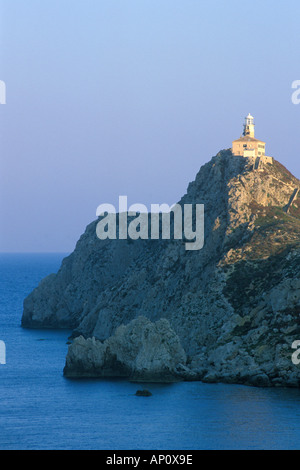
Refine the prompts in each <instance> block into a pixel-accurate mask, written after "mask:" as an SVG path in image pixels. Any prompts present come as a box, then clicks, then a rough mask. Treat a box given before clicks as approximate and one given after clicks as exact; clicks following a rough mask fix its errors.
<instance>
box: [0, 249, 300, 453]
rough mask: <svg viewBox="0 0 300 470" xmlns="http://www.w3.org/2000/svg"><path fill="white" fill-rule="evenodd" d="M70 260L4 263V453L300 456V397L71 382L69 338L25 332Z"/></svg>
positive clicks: (27, 258)
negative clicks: (35, 294)
mask: <svg viewBox="0 0 300 470" xmlns="http://www.w3.org/2000/svg"><path fill="white" fill-rule="evenodd" d="M62 258H63V255H62V254H33V255H32V254H21V255H20V254H13V255H12V254H9V255H8V254H5V255H3V254H2V255H0V261H1V271H0V279H1V292H0V340H2V341H4V342H5V344H6V364H5V365H0V449H104V450H123V449H127V450H132V449H150V450H162V449H170V450H171V449H178V450H193V449H299V448H300V390H292V389H286V390H285V389H259V388H252V387H244V386H239V385H222V384H217V385H215V384H212V385H211V384H202V383H198V382H192V383H178V384H172V385H158V384H148V385H147V388H148V389H150V390H151V391H152V393H153V395H152V397H147V398H146V397H137V396H135V392H136V390H137V389H138V388H141V386H140V385H137V384H132V383H128V382H127V381H124V380H68V379H65V378H64V377H63V375H62V371H63V367H64V362H65V356H66V353H67V347H68V346H67V344H66V341H67V338H68V335H69V332H68V331H48V330H32V331H31V330H24V329H22V328H21V327H20V321H21V315H22V302H23V299H24V297H25V296H26V295H27V294H28V293H29V292H30V291H31V290H32V289H33V288H34V287H35V286H36V285H37V284H38V282H39V281H40V280H41V279H42V278H43V277H44V276H46V275H47V274H49V273H51V272H56V271H57V269H58V268H59V266H60V262H61V260H62Z"/></svg>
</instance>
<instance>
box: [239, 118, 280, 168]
mask: <svg viewBox="0 0 300 470" xmlns="http://www.w3.org/2000/svg"><path fill="white" fill-rule="evenodd" d="M243 127H244V130H243V135H242V136H241V137H240V138H239V139H237V140H234V141H233V142H232V153H233V155H240V156H243V157H245V158H250V159H253V160H255V159H257V158H259V162H260V163H271V164H272V163H273V158H272V157H267V156H266V154H265V150H266V143H265V142H263V141H262V140H259V139H256V138H255V124H254V117H253V116H252V115H251V114H250V113H249V114H248V116H246V117H245V121H244V126H243ZM259 162H258V163H259ZM258 163H257V164H258Z"/></svg>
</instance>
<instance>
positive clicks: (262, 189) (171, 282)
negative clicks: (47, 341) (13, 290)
mask: <svg viewBox="0 0 300 470" xmlns="http://www.w3.org/2000/svg"><path fill="white" fill-rule="evenodd" d="M298 188H300V181H299V180H298V179H297V178H295V177H294V176H293V175H292V174H291V173H290V172H289V171H288V170H287V169H286V168H284V167H283V166H282V165H281V164H280V163H279V162H277V161H276V160H274V163H273V165H271V164H269V163H266V164H264V165H259V166H257V168H256V166H255V164H253V162H252V161H251V160H248V159H246V158H243V157H237V156H233V155H232V153H231V151H230V150H227V151H221V152H220V153H219V154H218V155H216V156H215V157H213V158H212V159H211V160H210V162H208V163H207V164H205V165H204V166H203V167H202V168H201V169H200V171H199V173H198V174H197V176H196V178H195V181H193V182H192V183H190V184H189V186H188V189H187V193H186V194H185V195H184V196H183V198H182V199H181V201H179V204H188V203H189V204H196V203H198V204H204V206H205V236H204V240H205V243H204V247H203V248H202V249H201V250H199V251H186V250H185V246H184V245H185V244H184V240H170V241H167V240H137V241H133V240H130V239H128V240H105V241H101V240H99V239H98V238H97V236H96V224H97V221H95V222H93V223H91V224H90V225H89V226H88V227H87V229H86V232H85V233H84V234H83V235H82V237H81V238H80V240H79V241H78V243H77V245H76V249H75V250H74V252H73V253H72V254H71V255H70V256H69V257H67V258H66V259H64V261H63V263H62V266H61V268H60V270H59V271H58V273H57V274H52V275H50V276H48V277H47V278H45V279H44V280H43V281H42V282H41V283H40V285H39V286H38V287H37V288H36V289H35V290H34V291H33V292H32V293H31V294H30V295H29V296H28V297H27V299H25V301H24V312H23V317H22V325H23V326H24V327H28V328H71V329H72V330H73V338H75V339H74V341H73V344H72V345H71V346H70V351H69V354H68V357H67V360H66V368H65V371H66V374H69V375H72V374H73V375H76V374H77V375H80V374H81V375H84V374H89V373H91V371H93V372H92V374H96V375H101V376H103V375H105V372H103V371H105V370H106V371H107V374H108V375H114V373H115V375H120V374H121V375H123V376H124V373H125V372H124V370H125V369H126V371H127V372H126V374H125V375H126V376H129V377H130V376H134V374H135V373H137V372H140V371H141V370H142V369H143V367H142V366H141V362H140V358H141V357H144V360H145V361H146V359H145V358H146V355H145V354H144V353H143V351H145V350H147V351H148V355H149V357H150V356H151V357H152V358H153V360H154V361H158V362H157V363H160V368H161V370H168V371H169V372H168V373H170V376H171V375H172V376H173V377H174V376H177V377H178V378H179V377H180V376H181V378H184V379H193V380H195V379H197V380H203V381H206V382H217V381H223V382H231V383H245V384H252V385H263V386H272V385H276V386H294V387H297V386H299V382H300V365H299V366H297V365H294V364H293V362H292V360H291V355H292V353H293V350H292V349H291V345H292V343H293V341H295V340H300V321H299V318H300V317H299V313H300V263H299V260H300V236H299V235H300V198H299V197H298V191H297V190H298ZM138 318H146V319H148V321H149V322H150V323H151V325H152V326H151V328H150V326H149V325H148V328H150V329H151V331H152V330H153V331H157V327H155V325H157V321H159V320H160V319H165V320H166V321H167V322H168V328H170V331H172V332H173V333H174V335H175V336H176V337H177V339H176V354H175V353H174V354H175V357H176V358H178V364H175V363H174V361H173V362H172V364H171V362H170V357H169V356H168V354H162V351H161V350H160V348H157V344H160V345H162V338H160V339H159V337H158V339H157V342H156V341H154V339H153V338H154V336H155V335H154V333H153V335H152V342H150V343H149V342H148V343H147V347H146V344H145V343H143V342H142V343H140V342H139V339H138V338H139V335H135V341H129V342H128V341H127V340H126V341H127V342H128V344H130V345H131V346H130V349H131V350H132V351H133V350H134V351H135V354H134V360H133V359H132V357H131V359H130V360H129V359H128V357H129V356H130V354H129V356H128V355H126V354H127V353H126V354H125V353H124V354H123V353H121V352H120V354H117V350H118V348H119V350H120V351H121V350H122V348H123V346H122V347H121V344H123V343H122V341H123V340H124V338H127V336H126V334H127V333H126V334H125V333H124V332H123V333H124V335H123V336H122V338H123V340H122V341H121V339H120V332H119V330H118V328H119V327H120V326H121V325H124V328H125V327H126V328H129V330H132V328H133V327H134V325H135V323H132V322H134V321H136V320H137V319H138ZM153 325H154V326H153ZM135 326H136V325H135ZM122 328H123V326H122ZM143 331H144V330H143V328H142V329H141V330H140V337H142V338H144V333H143ZM173 333H172V334H173ZM128 334H129V333H128ZM157 334H158V333H157ZM116 335H117V337H118V338H119V342H116V341H115V337H116ZM171 336H172V335H171ZM76 337H77V338H76ZM79 337H80V338H79ZM172 337H173V336H172ZM92 338H93V339H92ZM113 338H114V340H113ZM173 339H174V338H173ZM110 341H111V342H112V343H113V344H114V348H113V353H109V354H108V353H107V351H108V350H110V348H111V347H110V346H109V342H110ZM143 341H144V340H143ZM123 342H124V341H123ZM152 343H153V350H152V352H151V351H150V350H151V347H150V346H151V344H152ZM100 345H101V346H100ZM116 345H117V346H116ZM155 345H156V346H155ZM78 348H79V349H80V351H81V353H80V354H79V353H76V351H77V352H78V351H79V349H78ZM95 348H96V349H95ZM97 348H98V349H99V351H100V350H101V351H102V352H101V354H100V352H99V357H98V359H99V360H98V359H97V360H98V362H97V361H96V357H97V354H96V353H95V351H96V350H98V349H97ZM145 348H146V349H145ZM147 348H148V349H147ZM181 348H182V350H183V351H184V355H185V356H184V359H183V356H181ZM123 349H124V348H123ZM83 351H84V354H83ZM103 351H104V352H103ZM123 352H124V351H123ZM173 352H174V350H173ZM77 354H79V355H78V357H79V356H80V361H79V362H80V364H81V365H80V366H78V367H77V365H78V361H77V362H76V355H77ZM100 356H101V358H102V359H100ZM83 357H86V358H88V357H89V358H90V357H94V358H95V361H96V362H95V364H94V365H91V364H90V359H86V361H84V360H83ZM112 357H113V358H114V359H113V360H112ZM167 357H169V359H166V358H167ZM163 358H165V361H166V362H165V364H164V359H163ZM99 361H100V362H99ZM101 361H102V362H101ZM133 362H135V364H133ZM175 362H176V361H175ZM84 363H86V365H87V367H86V370H84ZM76 364H77V365H76ZM96 364H98V365H96ZM99 364H102V366H101V367H99ZM114 364H115V365H114ZM116 364H118V365H116ZM164 366H165V368H164ZM100 369H101V370H102V372H101V370H100ZM120 370H122V371H123V372H120ZM145 370H148V371H150V372H149V376H150V375H151V374H152V371H153V370H152V369H151V367H150V366H149V364H146V366H145ZM76 371H77V372H76ZM95 371H97V372H95ZM114 371H115V372H114ZM180 371H181V373H180ZM155 373H156V374H157V376H158V375H159V373H158V369H157V368H156V369H155Z"/></svg>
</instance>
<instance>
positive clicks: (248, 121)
mask: <svg viewBox="0 0 300 470" xmlns="http://www.w3.org/2000/svg"><path fill="white" fill-rule="evenodd" d="M243 135H244V136H245V137H246V136H249V137H253V138H254V117H253V116H251V114H250V113H249V114H248V116H247V117H246V118H245V124H244V132H243Z"/></svg>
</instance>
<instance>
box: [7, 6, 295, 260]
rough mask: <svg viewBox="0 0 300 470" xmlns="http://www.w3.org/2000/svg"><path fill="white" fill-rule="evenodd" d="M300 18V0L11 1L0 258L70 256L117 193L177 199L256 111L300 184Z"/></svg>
mask: <svg viewBox="0 0 300 470" xmlns="http://www.w3.org/2000/svg"><path fill="white" fill-rule="evenodd" d="M299 17H300V2H299V0H285V1H278V0H277V1H274V0H273V1H270V0H259V1H258V0H253V1H251V2H241V1H240V0H227V1H226V2H225V1H224V0H205V1H202V0H43V1H41V0H26V1H24V0H0V80H2V81H4V82H5V84H6V104H0V224H1V225H0V252H64V253H66V252H71V251H73V249H74V247H75V244H76V241H77V240H78V239H79V237H80V235H81V234H82V233H83V232H84V230H85V227H86V225H87V224H89V223H90V222H92V221H93V220H95V219H96V209H97V207H98V205H100V204H103V203H110V204H113V205H114V206H115V207H116V209H118V198H119V196H120V195H126V196H127V197H128V203H129V204H134V203H141V204H145V205H146V206H147V207H149V208H150V205H151V204H162V203H167V204H173V203H176V202H177V201H178V200H179V199H180V198H181V196H182V195H184V194H185V193H186V190H187V186H188V184H189V182H191V181H193V180H194V178H195V176H196V174H197V172H198V171H199V169H200V167H201V166H202V165H203V164H204V163H206V162H208V161H209V160H210V159H211V157H212V156H214V155H216V154H217V153H218V152H219V151H220V150H221V149H225V148H230V147H231V144H232V140H234V139H236V138H238V137H239V136H240V135H241V133H242V126H243V121H244V117H245V116H246V115H247V114H248V113H249V112H250V113H251V114H252V115H253V116H254V117H255V122H256V137H257V138H259V139H261V140H263V141H265V142H266V144H267V145H266V154H267V155H270V156H273V157H275V158H276V159H277V160H279V161H280V162H281V163H282V164H283V165H284V166H286V167H287V168H288V169H289V170H290V171H291V172H292V173H293V174H294V175H295V176H297V177H298V178H300V152H299V149H300V132H299V130H300V105H295V104H293V103H292V100H291V96H292V93H293V90H292V83H293V82H294V81H295V80H300V69H299V65H300V60H299V59H300V57H299V56H300V48H299V44H300V28H299ZM216 204H217V201H216Z"/></svg>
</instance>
